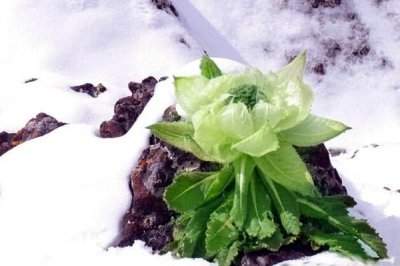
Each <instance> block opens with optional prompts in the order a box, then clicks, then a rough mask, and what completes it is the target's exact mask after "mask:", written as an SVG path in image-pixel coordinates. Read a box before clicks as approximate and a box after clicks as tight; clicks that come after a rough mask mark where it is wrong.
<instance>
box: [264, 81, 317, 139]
mask: <svg viewBox="0 0 400 266" xmlns="http://www.w3.org/2000/svg"><path fill="white" fill-rule="evenodd" d="M313 100H314V94H313V92H312V90H311V89H310V87H309V86H307V85H306V84H305V83H304V82H302V81H301V79H300V78H299V79H298V80H296V81H286V82H283V83H282V84H279V85H277V87H276V90H275V94H274V96H273V97H272V98H271V103H272V104H274V105H276V106H277V107H278V109H280V110H282V111H283V116H282V117H283V119H282V120H280V121H279V122H278V124H277V125H276V126H275V128H274V129H275V130H276V131H277V132H278V131H282V130H287V129H289V128H292V127H294V126H296V125H298V124H300V123H301V122H303V121H304V120H305V119H306V118H307V117H308V115H309V114H310V111H311V106H312V102H313Z"/></svg>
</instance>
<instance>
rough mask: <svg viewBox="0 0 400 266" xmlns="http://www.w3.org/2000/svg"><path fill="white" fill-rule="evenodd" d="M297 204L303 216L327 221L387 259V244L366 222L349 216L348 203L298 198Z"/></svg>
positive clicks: (321, 198)
mask: <svg viewBox="0 0 400 266" xmlns="http://www.w3.org/2000/svg"><path fill="white" fill-rule="evenodd" d="M297 202H298V203H299V206H300V211H301V213H302V214H303V215H305V216H308V217H311V218H318V219H324V220H326V221H327V222H328V223H329V224H330V225H332V226H334V227H336V228H337V229H339V230H341V231H342V232H344V233H347V234H350V235H352V236H354V237H356V238H358V239H359V240H361V241H363V242H364V243H365V244H367V245H368V246H370V247H371V248H372V249H373V250H374V251H375V252H376V253H377V255H378V257H379V258H387V250H386V244H385V243H384V242H383V240H382V238H380V236H379V235H378V234H377V233H376V231H375V229H373V228H372V227H371V226H370V225H369V224H368V223H367V222H366V221H364V220H357V219H355V218H353V217H350V216H348V215H347V210H346V207H347V206H346V203H345V202H344V201H342V200H340V199H338V200H337V201H336V202H335V201H334V200H333V199H332V198H328V200H324V198H323V197H320V198H312V197H298V198H297Z"/></svg>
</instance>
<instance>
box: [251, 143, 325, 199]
mask: <svg viewBox="0 0 400 266" xmlns="http://www.w3.org/2000/svg"><path fill="white" fill-rule="evenodd" d="M254 161H255V162H256V164H257V167H258V168H259V169H260V170H261V173H262V174H263V175H267V176H268V177H269V178H271V179H272V180H274V181H275V182H277V183H279V184H281V185H282V186H284V187H286V188H287V189H289V190H292V191H296V192H299V193H301V194H304V195H315V194H318V192H317V191H316V188H315V186H314V182H313V180H312V177H311V175H310V173H309V172H308V170H307V167H306V165H305V164H304V162H303V161H302V159H301V158H300V156H299V155H298V154H297V152H296V150H295V149H294V148H293V147H292V146H291V145H288V144H283V143H282V144H281V146H280V147H279V149H277V150H276V151H274V152H270V153H268V154H266V155H264V156H262V157H258V158H254Z"/></svg>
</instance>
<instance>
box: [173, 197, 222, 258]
mask: <svg viewBox="0 0 400 266" xmlns="http://www.w3.org/2000/svg"><path fill="white" fill-rule="evenodd" d="M222 201H223V198H218V199H216V200H214V201H212V202H210V203H207V204H206V205H205V206H203V207H201V208H199V209H197V210H196V211H194V212H190V215H191V217H190V220H189V222H188V223H187V225H186V227H185V233H184V235H183V236H182V237H181V239H180V241H179V245H178V250H179V255H180V256H182V257H203V256H205V253H206V250H205V247H204V241H205V232H206V229H207V222H208V220H209V218H210V215H211V213H212V212H214V211H215V210H216V209H217V208H218V207H219V205H220V204H221V203H222Z"/></svg>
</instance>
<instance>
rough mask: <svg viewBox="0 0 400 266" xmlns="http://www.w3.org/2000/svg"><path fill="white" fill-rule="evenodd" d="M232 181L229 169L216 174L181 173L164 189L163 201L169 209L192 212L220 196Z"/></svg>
mask: <svg viewBox="0 0 400 266" xmlns="http://www.w3.org/2000/svg"><path fill="white" fill-rule="evenodd" d="M232 180H233V171H232V169H231V168H229V167H227V168H225V169H222V170H221V171H218V172H185V173H181V174H179V175H178V176H176V177H175V179H174V182H173V183H172V184H171V185H170V186H168V187H167V188H166V190H165V193H164V199H165V201H166V202H167V204H168V208H169V209H172V210H175V211H178V212H185V211H189V210H194V209H196V208H198V207H200V206H201V205H203V204H204V203H206V202H207V201H209V200H210V199H213V198H215V197H216V196H218V195H219V194H221V193H222V192H223V191H224V190H225V188H226V187H227V186H228V185H229V183H230V182H231V181H232Z"/></svg>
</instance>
